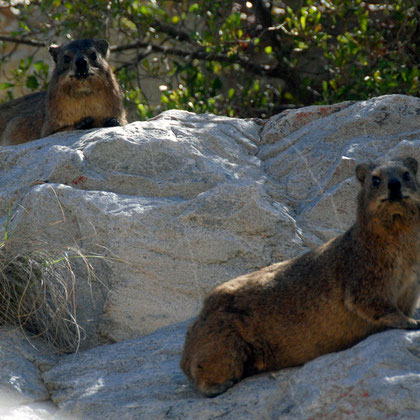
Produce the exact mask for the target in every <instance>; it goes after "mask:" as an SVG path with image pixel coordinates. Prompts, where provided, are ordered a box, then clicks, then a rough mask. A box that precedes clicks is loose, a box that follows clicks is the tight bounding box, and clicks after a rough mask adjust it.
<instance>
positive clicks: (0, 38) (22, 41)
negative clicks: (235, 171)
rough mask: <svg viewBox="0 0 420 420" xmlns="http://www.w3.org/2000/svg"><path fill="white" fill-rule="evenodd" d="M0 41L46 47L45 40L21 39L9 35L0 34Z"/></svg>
mask: <svg viewBox="0 0 420 420" xmlns="http://www.w3.org/2000/svg"><path fill="white" fill-rule="evenodd" d="M0 41H4V42H11V43H14V44H25V45H30V46H31V47H46V46H47V44H46V43H45V42H40V41H33V40H31V39H22V38H13V37H11V36H4V35H0Z"/></svg>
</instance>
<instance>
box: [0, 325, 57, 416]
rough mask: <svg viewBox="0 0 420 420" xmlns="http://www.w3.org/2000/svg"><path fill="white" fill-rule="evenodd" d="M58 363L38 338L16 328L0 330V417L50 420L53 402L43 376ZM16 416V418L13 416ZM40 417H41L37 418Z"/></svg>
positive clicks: (55, 408) (2, 328) (55, 357)
mask: <svg viewBox="0 0 420 420" xmlns="http://www.w3.org/2000/svg"><path fill="white" fill-rule="evenodd" d="M57 360H58V357H57V356H54V355H53V354H51V351H50V349H48V348H47V346H46V345H45V343H44V342H43V341H42V340H40V339H39V338H34V337H32V336H31V335H30V334H26V336H25V335H23V334H22V332H21V330H20V329H19V328H17V327H14V328H13V327H1V328H0V367H1V369H0V417H1V418H2V419H8V418H15V419H17V418H33V419H36V418H48V415H51V414H54V413H55V411H56V410H57V407H56V406H54V405H53V404H52V403H51V401H50V395H49V392H48V390H47V388H46V386H45V384H44V382H43V380H42V378H41V373H42V372H43V371H45V370H46V369H48V368H51V366H53V365H54V364H55V363H56V362H57ZM13 416H14V417H13ZM37 416H38V417H37Z"/></svg>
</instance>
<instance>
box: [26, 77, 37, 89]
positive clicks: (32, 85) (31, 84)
mask: <svg viewBox="0 0 420 420" xmlns="http://www.w3.org/2000/svg"><path fill="white" fill-rule="evenodd" d="M26 87H27V88H29V89H33V90H35V89H38V88H39V83H38V79H37V78H36V77H35V76H33V75H31V76H29V77H28V78H27V79H26Z"/></svg>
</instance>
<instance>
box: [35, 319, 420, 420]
mask: <svg viewBox="0 0 420 420" xmlns="http://www.w3.org/2000/svg"><path fill="white" fill-rule="evenodd" d="M185 331H186V323H182V324H177V325H172V326H169V327H165V328H162V329H160V330H158V331H157V332H155V333H153V334H151V335H149V336H147V337H142V338H139V339H133V340H128V341H124V342H120V343H116V344H112V345H105V346H101V347H97V348H95V349H91V350H87V351H84V352H81V353H79V354H76V355H68V356H64V357H63V358H62V359H61V360H60V362H59V363H57V365H56V366H55V367H54V368H52V369H50V370H49V371H47V372H46V373H44V375H43V379H44V381H45V383H46V385H47V387H48V389H50V391H51V398H52V400H53V401H54V403H56V404H57V405H58V407H59V410H58V412H57V415H58V416H60V415H69V414H71V415H72V416H74V417H75V418H80V419H98V420H99V419H115V418H119V419H133V418H135V419H144V420H148V419H200V420H207V419H208V420H210V419H215V418H218V419H219V418H220V419H226V420H239V419H243V420H247V419H311V418H312V419H321V418H329V419H336V418H356V419H357V418H369V419H384V418H388V417H392V418H395V419H408V418H418V414H419V412H420V400H419V398H418V395H419V394H418V393H419V391H420V363H419V358H420V332H418V331H415V332H406V331H402V330H394V331H387V332H384V333H381V334H376V335H374V336H371V337H369V338H368V339H366V340H365V341H363V342H361V343H359V344H358V345H356V346H354V347H353V348H350V349H348V350H345V351H342V352H339V353H332V354H328V355H325V356H322V357H320V358H318V359H316V360H313V361H311V362H309V363H307V364H305V365H304V366H303V367H301V368H289V369H283V370H280V371H277V372H272V373H266V374H260V375H257V376H252V377H249V378H246V379H244V380H243V381H241V382H239V383H238V384H236V385H235V386H233V387H232V388H230V389H229V390H228V391H226V392H225V393H224V394H221V395H219V396H218V397H216V398H212V399H209V398H205V397H203V396H201V395H200V394H199V393H197V392H196V391H195V390H194V389H193V387H192V386H191V385H190V384H189V383H188V382H187V380H186V378H185V376H184V375H183V373H182V372H181V370H180V368H179V358H180V353H181V350H182V345H183V341H184V335H185Z"/></svg>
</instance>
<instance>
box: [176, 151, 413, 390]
mask: <svg viewBox="0 0 420 420" xmlns="http://www.w3.org/2000/svg"><path fill="white" fill-rule="evenodd" d="M416 172H417V161H416V160H415V159H413V158H407V159H404V160H401V161H392V162H385V163H382V164H377V165H373V164H372V165H368V164H362V165H359V166H358V167H357V171H356V175H357V178H358V179H359V181H360V182H361V184H362V188H361V191H360V193H359V196H358V213H357V221H356V223H355V224H354V225H353V226H352V227H351V228H350V229H349V230H348V231H347V232H345V233H344V234H343V235H341V236H338V237H337V238H335V239H332V240H331V241H329V242H327V243H325V244H324V245H322V246H320V247H318V248H316V249H315V250H313V251H311V252H309V253H307V254H304V255H302V256H300V257H297V258H294V259H291V260H288V261H285V262H281V263H278V264H274V265H271V266H269V267H266V268H264V269H262V270H259V271H256V272H253V273H250V274H247V275H244V276H240V277H238V278H236V279H233V280H231V281H228V282H227V283H224V284H222V285H220V286H218V287H217V288H216V289H215V290H214V291H213V292H212V293H211V294H210V295H209V296H208V297H207V299H206V300H205V302H204V306H203V309H202V311H201V313H200V315H199V316H198V318H197V320H196V321H195V322H194V323H193V324H192V325H191V326H190V328H189V330H188V332H187V336H186V341H185V346H184V351H183V355H182V360H181V367H182V369H183V371H184V372H185V374H186V376H187V377H188V379H189V380H190V381H192V382H193V384H194V385H195V386H196V387H197V388H198V390H200V391H201V392H202V393H203V394H204V395H206V396H215V395H218V394H220V393H222V392H224V391H225V390H226V389H227V388H229V387H230V386H232V385H233V384H234V383H235V382H237V381H238V380H240V379H241V378H242V377H244V376H246V375H250V374H253V373H257V372H263V371H270V370H274V369H280V368H284V367H288V366H297V365H301V364H303V363H305V362H307V361H309V360H311V359H314V358H316V357H318V356H321V355H323V354H326V353H329V352H335V351H339V350H342V349H345V348H348V347H350V346H352V345H353V344H355V343H357V342H358V341H360V340H362V339H363V338H365V337H366V336H368V335H370V334H373V333H375V332H378V331H382V330H384V329H386V328H406V329H416V328H419V326H420V321H416V320H414V319H413V318H412V316H413V314H414V312H415V309H416V307H417V304H418V300H419V295H420V284H419V283H418V280H417V276H416V264H417V261H418V256H419V242H420V241H419V233H420V194H419V186H418V184H417V181H416V179H415V176H416ZM375 177H377V179H376V178H375ZM378 179H379V181H380V184H379V185H376V183H377V181H378Z"/></svg>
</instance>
